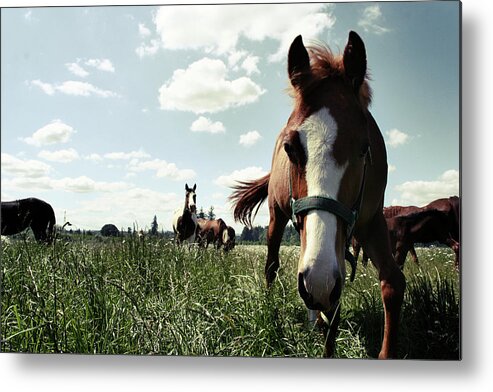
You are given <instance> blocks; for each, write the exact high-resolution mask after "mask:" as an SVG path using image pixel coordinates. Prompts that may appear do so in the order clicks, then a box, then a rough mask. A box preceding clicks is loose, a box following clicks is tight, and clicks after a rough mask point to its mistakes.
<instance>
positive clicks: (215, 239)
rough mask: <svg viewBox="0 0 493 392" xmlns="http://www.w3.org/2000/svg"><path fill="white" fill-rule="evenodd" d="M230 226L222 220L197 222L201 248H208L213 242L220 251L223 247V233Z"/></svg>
mask: <svg viewBox="0 0 493 392" xmlns="http://www.w3.org/2000/svg"><path fill="white" fill-rule="evenodd" d="M227 228H228V226H227V225H226V223H225V222H224V221H223V220H222V219H221V218H219V219H201V218H199V219H198V220H197V237H198V242H199V245H200V246H204V247H205V248H207V247H208V246H209V244H210V243H211V242H212V243H213V244H215V246H216V248H217V249H219V248H220V247H221V246H222V245H223V231H224V230H227Z"/></svg>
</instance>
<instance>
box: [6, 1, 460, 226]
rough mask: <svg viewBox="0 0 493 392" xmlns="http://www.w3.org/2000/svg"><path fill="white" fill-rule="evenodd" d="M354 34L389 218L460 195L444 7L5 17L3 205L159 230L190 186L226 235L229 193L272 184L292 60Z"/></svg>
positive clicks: (450, 43)
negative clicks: (377, 138) (364, 62)
mask: <svg viewBox="0 0 493 392" xmlns="http://www.w3.org/2000/svg"><path fill="white" fill-rule="evenodd" d="M349 30H355V31H357V32H358V33H359V34H360V35H361V37H362V38H363V40H364V42H365V44H366V48H367V57H368V66H369V70H370V74H371V86H372V88H373V92H374V98H373V104H372V106H371V111H372V113H373V115H374V117H375V118H376V120H377V122H378V124H379V126H380V129H381V131H382V133H383V135H384V137H385V140H386V143H387V152H388V161H389V165H390V170H389V182H388V186H387V191H386V197H385V200H386V201H385V204H386V205H390V204H401V205H409V204H417V205H422V204H425V203H427V202H429V201H431V200H433V199H436V198H439V197H445V196H450V195H453V194H458V192H459V3H458V2H446V1H441V2H422V3H401V2H393V3H383V2H382V3H379V2H366V3H339V4H337V3H335V4H323V3H319V4H289V5H256V6H254V5H242V6H240V5H229V6H174V7H172V6H165V7H162V8H160V7H157V6H136V7H128V6H125V7H62V8H9V9H6V8H4V9H2V14H1V152H2V157H1V195H2V200H3V201H5V200H11V199H17V198H22V197H28V196H36V197H39V198H42V199H44V200H46V201H48V202H50V203H51V204H52V205H53V207H54V208H55V212H56V215H57V222H58V223H63V221H64V219H67V220H69V221H70V222H72V223H73V224H74V227H75V228H81V229H99V228H101V226H102V225H103V224H105V223H114V224H116V225H117V226H118V227H123V228H124V229H126V228H127V227H129V226H130V227H132V226H133V225H136V226H137V227H139V228H149V226H150V223H151V221H152V218H153V216H154V215H157V218H158V222H159V224H160V226H161V228H163V229H164V230H170V229H171V217H172V212H173V211H174V210H175V209H176V208H177V207H179V206H181V205H182V204H183V200H184V187H185V183H188V184H189V185H193V184H194V183H196V184H197V204H198V206H199V207H200V206H202V207H203V208H204V209H205V210H207V209H208V208H209V207H210V206H211V205H213V206H214V207H215V211H216V213H217V215H218V216H221V217H223V218H224V219H225V220H226V222H227V223H229V224H233V220H232V217H231V211H230V207H229V205H228V203H227V197H228V195H229V194H230V189H229V187H228V186H229V185H231V184H232V182H233V180H234V179H248V178H256V177H259V176H261V175H263V174H265V173H266V172H268V171H269V170H270V162H271V157H272V150H273V146H274V143H275V139H276V136H277V134H278V132H279V131H280V130H281V128H282V127H283V125H284V124H285V122H286V120H287V118H288V116H289V114H290V111H291V100H290V98H289V97H288V95H287V94H286V92H285V90H286V87H287V86H288V79H287V75H286V53H287V52H286V51H287V49H288V47H289V44H290V43H291V41H292V40H293V38H294V37H295V36H296V35H298V34H302V35H303V37H304V39H305V41H309V39H310V38H311V39H318V40H321V41H324V42H326V43H327V44H329V46H330V47H331V48H332V49H333V50H334V51H335V52H337V51H339V50H342V49H343V48H344V45H345V42H346V39H347V34H348V32H349ZM267 221H268V214H267V211H266V209H265V208H264V209H263V210H261V211H260V213H259V216H258V218H257V220H256V221H255V223H257V224H262V225H264V224H267ZM234 226H235V227H237V228H239V227H240V226H237V225H234Z"/></svg>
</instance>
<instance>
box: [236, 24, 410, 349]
mask: <svg viewBox="0 0 493 392" xmlns="http://www.w3.org/2000/svg"><path fill="white" fill-rule="evenodd" d="M288 75H289V79H290V82H291V86H292V90H291V92H292V96H293V98H294V108H293V111H292V113H291V115H290V117H289V119H288V121H287V124H286V125H285V127H284V128H283V129H282V130H281V132H280V134H279V136H278V138H277V142H276V145H275V148H274V154H273V158H272V167H271V171H270V173H269V174H267V175H265V176H264V177H262V178H260V179H257V180H252V181H244V182H239V183H238V184H237V185H236V186H235V187H234V192H233V193H232V195H231V196H230V199H231V200H232V201H233V206H234V217H235V219H236V220H239V221H241V222H243V223H244V224H246V225H249V226H251V222H252V215H253V216H255V214H256V213H257V211H258V209H259V208H260V205H261V204H262V203H263V201H264V200H265V199H266V198H268V207H269V213H270V222H269V228H268V233H267V246H268V250H267V261H266V265H265V276H266V280H267V285H268V286H270V285H271V284H272V283H273V281H274V279H275V277H276V275H277V270H278V268H279V248H280V244H281V240H282V236H283V232H284V228H285V226H286V224H287V223H288V221H289V219H291V220H292V221H293V224H294V225H295V227H296V229H297V230H298V231H299V233H300V239H301V252H300V259H299V262H298V292H299V294H300V296H301V298H302V299H303V301H304V302H305V305H306V306H307V307H308V308H309V309H312V310H316V311H318V320H317V324H319V325H321V326H322V330H323V333H324V335H325V336H326V339H325V342H326V344H325V352H324V355H325V356H332V355H333V353H334V347H335V338H336V333H337V328H338V324H339V320H340V296H341V293H342V290H343V287H344V283H345V276H346V266H345V263H344V260H345V258H347V259H348V261H350V262H352V264H351V265H352V266H353V267H354V259H353V258H352V255H351V254H350V252H349V250H348V243H349V241H350V239H351V236H352V235H354V236H355V237H356V239H357V240H358V242H360V243H361V245H362V246H363V248H364V249H365V251H366V252H367V253H368V256H369V257H370V258H371V260H372V261H373V264H374V265H375V267H376V268H377V270H378V276H379V280H380V287H381V293H382V299H383V306H384V313H385V327H384V329H383V331H384V332H383V342H382V347H381V350H380V353H379V358H389V357H393V356H395V355H396V349H397V335H398V334H397V328H398V324H399V315H400V309H401V305H402V301H403V297H404V290H405V285H406V282H405V278H404V275H403V273H402V271H401V270H400V269H399V267H398V266H397V264H396V263H395V261H394V258H393V257H392V253H391V248H390V241H389V236H388V231H387V224H386V222H385V218H384V216H383V212H382V210H383V202H384V192H385V187H386V183H387V155H386V150H385V143H384V140H383V137H382V135H381V133H380V130H379V128H378V126H377V124H376V122H375V120H374V118H373V116H372V115H371V114H370V112H369V110H368V105H369V103H370V98H371V93H370V88H369V85H368V83H367V80H366V50H365V45H364V43H363V41H362V40H361V38H360V37H359V35H358V34H356V33H355V32H353V31H351V32H350V33H349V38H348V42H347V45H346V47H345V49H344V53H343V55H342V56H334V55H333V54H332V53H331V52H330V50H329V49H328V48H326V47H323V46H321V45H319V46H312V47H310V48H309V49H308V50H307V49H306V47H305V46H304V44H303V41H302V38H301V36H298V37H296V38H295V40H294V41H293V43H292V44H291V47H290V49H289V53H288ZM352 277H354V269H353V272H352ZM322 320H323V321H322ZM328 320H332V322H330V325H329V322H327V321H328Z"/></svg>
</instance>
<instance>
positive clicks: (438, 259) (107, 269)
mask: <svg viewBox="0 0 493 392" xmlns="http://www.w3.org/2000/svg"><path fill="white" fill-rule="evenodd" d="M298 253H299V248H298V247H282V248H281V269H280V271H279V278H278V280H277V281H276V282H275V284H274V286H273V288H272V289H271V290H266V289H265V284H264V277H263V269H264V262H265V255H266V247H265V246H246V245H243V246H237V247H236V248H235V249H234V250H233V251H232V252H230V253H229V254H225V253H224V252H222V251H219V252H218V251H215V250H213V249H211V248H209V249H208V250H205V251H204V250H197V249H191V250H188V249H186V248H178V247H176V246H175V245H174V244H172V243H170V242H169V241H165V240H160V239H153V238H146V239H144V240H139V239H134V238H133V237H127V238H125V239H122V238H115V239H104V240H100V241H96V240H94V239H92V240H89V239H88V238H87V237H86V238H82V237H79V239H76V240H72V241H68V240H59V241H57V242H56V244H55V245H52V246H50V247H46V246H43V245H38V244H36V243H34V242H31V241H26V240H16V241H12V242H5V241H3V242H2V249H1V263H2V267H1V271H2V272H1V274H2V276H1V279H2V288H1V318H0V321H1V324H0V328H1V350H2V351H4V352H31V353H94V354H96V353H98V354H142V355H149V354H159V355H187V356H195V355H215V356H255V357H264V356H267V357H321V356H322V354H323V338H322V336H321V335H320V333H319V332H318V331H317V330H314V329H313V328H312V327H310V326H309V325H308V324H307V322H306V317H307V312H306V308H305V307H304V305H303V302H302V300H301V299H300V298H299V295H298V292H297V289H296V276H295V273H296V264H297V259H298ZM417 253H418V257H419V258H420V261H421V266H420V267H418V266H416V265H414V264H413V263H412V261H410V260H408V261H407V263H406V265H405V268H404V273H405V275H406V278H407V289H406V294H405V304H404V306H403V310H402V317H401V318H402V323H401V327H400V343H399V344H400V347H399V356H400V358H426V359H458V358H459V355H460V315H459V304H460V295H459V294H460V292H459V276H458V273H457V272H456V271H455V269H454V266H453V254H452V251H451V250H449V249H444V248H418V249H417ZM382 326H383V312H382V304H381V299H380V289H379V284H378V281H377V279H376V271H375V269H374V268H373V267H372V266H368V267H367V268H365V267H363V266H361V265H360V264H359V265H358V270H357V274H356V279H355V281H354V282H352V283H350V282H347V284H346V287H345V289H344V292H343V296H342V319H341V324H340V329H339V335H338V339H337V347H336V357H339V358H371V357H376V356H377V354H378V351H379V349H380V344H381V338H382Z"/></svg>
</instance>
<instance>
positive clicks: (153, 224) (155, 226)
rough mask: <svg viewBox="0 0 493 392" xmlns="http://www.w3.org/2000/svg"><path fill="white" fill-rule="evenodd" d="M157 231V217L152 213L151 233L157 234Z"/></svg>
mask: <svg viewBox="0 0 493 392" xmlns="http://www.w3.org/2000/svg"><path fill="white" fill-rule="evenodd" d="M157 233H158V224H157V217H156V215H154V219H153V220H152V223H151V235H157Z"/></svg>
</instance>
